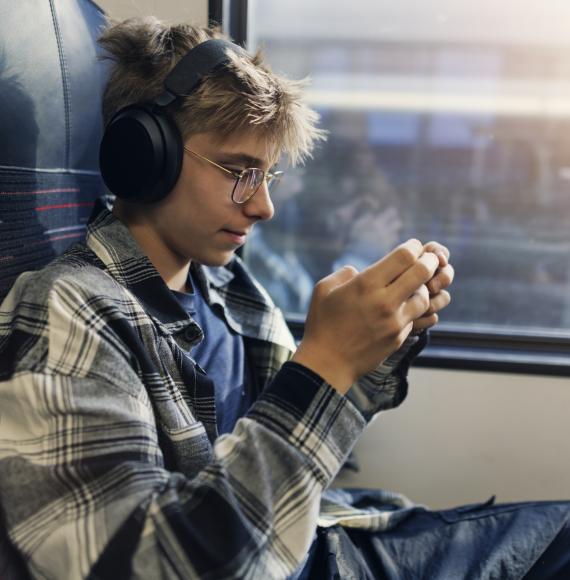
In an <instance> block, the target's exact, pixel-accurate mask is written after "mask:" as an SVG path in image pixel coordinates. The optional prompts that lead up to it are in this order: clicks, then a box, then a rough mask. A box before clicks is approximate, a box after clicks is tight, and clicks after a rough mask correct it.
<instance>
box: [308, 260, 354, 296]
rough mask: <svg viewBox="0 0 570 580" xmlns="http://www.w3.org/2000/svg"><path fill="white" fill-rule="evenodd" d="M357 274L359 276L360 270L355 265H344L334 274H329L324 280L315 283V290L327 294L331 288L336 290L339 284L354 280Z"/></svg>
mask: <svg viewBox="0 0 570 580" xmlns="http://www.w3.org/2000/svg"><path fill="white" fill-rule="evenodd" d="M355 276H358V270H357V269H356V268H355V267H354V266H343V267H342V268H340V269H339V270H336V271H335V272H333V273H332V274H329V275H328V276H326V277H325V278H323V279H322V280H320V281H319V282H318V283H317V284H316V285H315V292H318V293H319V294H322V295H326V294H328V293H329V292H330V291H331V290H334V289H335V288H337V287H338V286H342V285H343V284H346V283H347V282H349V281H350V280H352V279H353V278H354V277H355Z"/></svg>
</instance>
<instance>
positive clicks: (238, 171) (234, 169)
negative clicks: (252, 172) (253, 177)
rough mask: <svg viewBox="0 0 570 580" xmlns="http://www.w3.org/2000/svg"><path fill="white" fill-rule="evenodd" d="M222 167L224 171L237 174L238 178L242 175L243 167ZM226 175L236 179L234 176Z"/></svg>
mask: <svg viewBox="0 0 570 580" xmlns="http://www.w3.org/2000/svg"><path fill="white" fill-rule="evenodd" d="M222 167H223V168H224V169H227V170H228V171H231V172H232V173H234V174H235V177H237V176H238V174H240V173H241V172H242V171H243V168H242V167H231V166H228V165H222ZM226 175H227V176H228V178H233V177H234V176H233V175H229V174H226Z"/></svg>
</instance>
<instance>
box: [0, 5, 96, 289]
mask: <svg viewBox="0 0 570 580" xmlns="http://www.w3.org/2000/svg"><path fill="white" fill-rule="evenodd" d="M8 5H9V7H8ZM104 22H105V17H104V14H103V12H102V11H101V9H100V8H98V7H97V5H96V4H94V3H92V2H90V1H89V0H57V2H56V1H55V0H26V1H25V2H9V3H6V8H4V9H2V10H1V14H0V300H1V299H2V298H3V297H4V295H5V294H6V293H7V291H8V289H9V288H10V286H11V285H12V283H13V282H14V280H15V278H16V277H17V276H18V275H19V274H20V273H21V272H24V271H26V270H33V269H38V268H40V267H42V266H43V265H45V264H46V263H47V262H49V261H50V260H51V259H53V258H54V257H55V256H56V255H58V254H60V253H61V252H62V251H63V250H64V249H65V248H66V247H67V246H68V245H69V244H70V243H72V242H74V241H77V240H80V239H82V238H83V237H84V235H85V225H86V222H87V219H88V217H89V214H90V211H91V208H92V206H93V204H94V200H95V198H96V197H97V196H98V195H99V194H100V193H101V191H102V181H101V178H100V176H99V170H98V147H99V141H100V138H101V133H102V122H101V113H100V110H101V94H102V88H103V84H104V80H105V78H106V66H105V65H104V63H102V62H101V61H98V59H97V56H98V48H97V45H96V38H97V36H98V35H99V32H100V30H101V28H102V26H103V25H104Z"/></svg>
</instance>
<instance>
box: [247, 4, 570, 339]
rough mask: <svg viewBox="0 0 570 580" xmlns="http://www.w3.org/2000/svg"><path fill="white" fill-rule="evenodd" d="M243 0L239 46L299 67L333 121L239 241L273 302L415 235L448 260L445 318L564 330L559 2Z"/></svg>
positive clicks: (568, 74)
mask: <svg viewBox="0 0 570 580" xmlns="http://www.w3.org/2000/svg"><path fill="white" fill-rule="evenodd" d="M250 6H251V20H250V33H251V42H250V47H252V48H254V47H257V46H261V47H263V49H264V51H265V53H266V54H267V56H268V60H269V62H270V63H271V65H272V68H273V69H274V70H276V71H277V72H280V73H284V74H286V75H287V76H289V77H292V78H300V77H304V76H310V77H311V82H310V85H309V86H308V88H307V96H308V99H309V101H310V103H311V105H312V106H313V107H314V108H316V109H317V110H318V111H319V113H320V115H321V117H322V123H321V126H322V127H324V128H325V129H327V130H328V131H329V139H328V141H327V142H326V144H324V145H322V146H320V147H319V148H318V150H317V151H316V153H315V155H314V158H313V159H312V160H310V161H309V162H308V163H307V164H306V166H305V167H304V168H298V169H290V168H289V169H287V172H286V175H285V177H284V179H283V180H282V182H281V184H280V186H279V188H278V190H277V191H276V192H275V198H274V201H275V205H276V209H277V212H276V217H275V218H274V220H273V221H272V222H270V223H267V224H263V225H260V226H258V227H257V232H256V234H255V237H254V239H252V240H251V242H250V243H249V244H248V246H247V248H246V252H245V254H246V259H247V261H248V263H249V264H250V266H251V267H252V269H253V271H254V272H255V274H256V275H257V276H258V277H259V278H260V279H261V281H262V282H263V283H264V285H265V286H266V287H267V288H268V290H269V291H270V292H271V293H272V295H273V297H274V299H275V300H276V301H277V303H278V304H280V305H281V306H282V307H283V308H284V310H286V311H287V312H288V313H289V314H303V313H304V312H305V311H306V308H307V305H308V301H309V299H310V295H311V289H312V286H313V284H314V283H315V282H316V281H317V280H318V279H320V278H321V277H323V276H325V275H327V274H328V273H330V272H331V271H332V270H334V269H336V268H338V267H340V266H342V265H343V264H353V265H354V266H356V267H357V268H363V267H366V265H368V264H370V263H372V262H373V261H375V260H377V259H378V258H380V257H381V256H382V255H384V254H385V253H386V252H387V251H389V250H390V249H391V248H392V247H394V246H395V245H397V244H398V243H399V242H400V241H404V240H405V239H408V238H410V237H417V238H419V239H420V240H422V241H425V242H427V241H430V240H438V241H441V242H442V243H444V244H446V245H447V246H448V247H449V248H450V250H451V253H452V261H453V264H454V266H455V268H456V281H455V283H454V285H453V287H452V290H453V292H452V293H453V302H452V304H451V305H450V306H449V308H448V309H446V311H445V312H444V314H443V316H442V325H448V326H450V327H454V326H457V325H458V326H460V327H469V328H475V327H480V326H481V325H485V326H491V327H499V326H500V327H501V329H502V330H505V329H508V328H513V329H515V330H516V331H521V330H523V329H524V330H526V331H528V330H538V331H540V332H543V333H549V332H557V333H562V334H566V333H568V335H570V34H568V25H569V24H570V3H569V2H568V1H567V0H549V2H544V1H543V0H501V2H496V1H495V0H462V1H461V2H457V1H456V0H399V2H397V3H395V2H376V1H375V0H374V1H373V0H361V1H360V2H350V3H347V2H344V1H343V2H341V1H331V0H326V1H325V0H313V1H311V2H304V1H303V2H302V1H301V0H288V1H287V2H282V1H277V0H263V1H257V2H251V3H250Z"/></svg>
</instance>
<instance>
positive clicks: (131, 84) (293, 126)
mask: <svg viewBox="0 0 570 580" xmlns="http://www.w3.org/2000/svg"><path fill="white" fill-rule="evenodd" d="M210 38H223V35H222V34H221V33H220V32H219V31H218V30H216V29H211V28H200V27H197V26H192V25H190V24H168V23H165V22H161V21H160V20H157V19H156V18H154V17H146V18H134V19H129V20H125V21H124V22H119V23H110V24H109V26H108V27H107V28H106V29H105V31H104V32H103V34H102V35H101V37H100V38H99V43H100V44H101V46H102V47H103V48H104V49H105V51H106V55H105V56H104V58H108V59H110V60H111V61H113V63H114V64H113V67H112V70H111V76H110V78H109V81H108V83H107V86H106V88H105V91H104V94H103V119H104V122H105V124H107V123H108V122H109V121H110V119H111V118H112V116H113V115H114V114H115V113H116V112H117V111H118V110H119V109H121V108H122V107H125V106H127V105H130V104H133V103H139V102H146V101H152V100H153V99H155V98H156V97H157V96H158V95H160V94H161V93H162V92H163V90H164V88H163V82H164V79H165V78H166V76H167V75H168V73H169V72H170V71H171V70H172V68H173V67H174V66H175V65H176V63H177V62H178V61H179V60H180V59H181V58H182V57H183V56H184V55H185V54H186V53H187V52H188V51H190V50H191V49H192V48H193V47H195V46H196V45H198V44H200V43H202V42H205V41H206V40H208V39H210ZM229 56H230V61H229V62H228V64H227V65H226V66H224V67H223V68H222V69H221V70H216V71H214V72H213V73H210V74H209V75H207V76H206V77H205V78H204V80H203V81H202V83H201V84H200V85H199V87H198V88H197V89H196V90H195V91H193V92H192V93H191V94H190V95H188V96H186V97H184V98H183V100H182V104H181V105H180V106H179V107H178V109H177V110H176V111H175V112H174V113H173V117H174V120H175V122H176V124H177V125H178V128H179V129H180V132H181V134H182V137H183V139H184V140H186V139H188V138H189V137H190V136H191V135H193V134H196V133H205V132H211V133H214V134H216V135H218V136H220V137H222V138H223V137H225V136H229V135H231V134H232V133H234V132H236V131H240V130H244V129H249V130H254V131H256V132H257V133H258V134H260V136H262V137H263V138H265V139H266V140H267V143H268V146H269V147H270V148H271V150H272V151H273V152H274V153H275V155H276V156H278V155H280V154H282V153H285V154H287V155H288V156H289V158H290V160H291V162H292V163H293V164H296V163H298V162H303V161H304V160H305V158H306V157H308V156H310V155H311V152H312V150H313V147H314V145H315V143H316V142H317V141H319V140H322V139H324V135H325V132H324V131H323V130H321V129H318V128H317V126H316V125H317V122H318V120H319V116H318V114H317V113H316V112H315V111H313V110H312V109H310V108H309V107H308V106H307V104H306V103H305V102H304V100H303V86H304V81H294V80H290V79H287V78H285V77H283V76H279V75H276V74H274V73H273V72H272V71H271V70H270V69H269V67H268V66H267V64H265V63H264V61H263V56H262V55H261V53H260V52H258V53H257V54H255V55H254V56H250V55H247V54H244V55H238V54H234V53H229Z"/></svg>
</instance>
